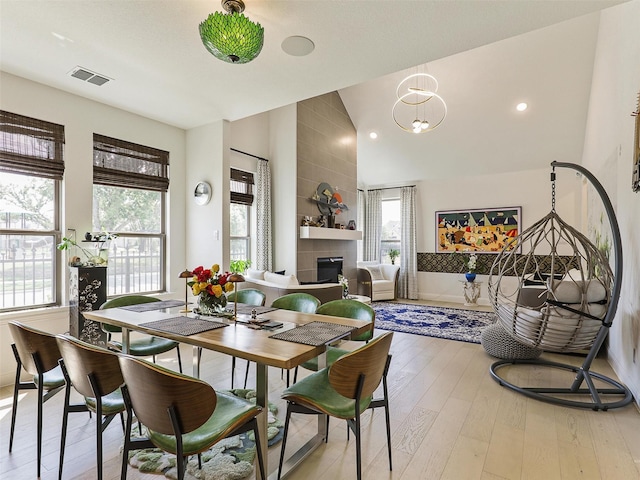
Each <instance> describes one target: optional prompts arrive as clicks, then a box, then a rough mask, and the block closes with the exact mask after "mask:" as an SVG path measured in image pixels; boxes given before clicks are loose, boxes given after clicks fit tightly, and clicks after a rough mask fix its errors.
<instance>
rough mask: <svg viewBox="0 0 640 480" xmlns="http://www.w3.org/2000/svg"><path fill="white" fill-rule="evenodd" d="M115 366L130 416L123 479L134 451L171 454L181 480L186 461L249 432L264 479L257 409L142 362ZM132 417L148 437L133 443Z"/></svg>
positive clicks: (129, 360)
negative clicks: (143, 450) (121, 382)
mask: <svg viewBox="0 0 640 480" xmlns="http://www.w3.org/2000/svg"><path fill="white" fill-rule="evenodd" d="M119 361H120V366H121V369H122V375H123V376H124V380H125V385H124V386H123V387H122V390H123V394H124V398H125V403H126V406H127V412H128V415H127V427H126V433H125V441H124V448H123V452H122V471H121V477H120V478H121V480H126V478H127V468H128V459H129V452H130V451H132V450H139V449H143V448H154V447H155V448H159V449H161V450H164V451H165V452H169V453H173V454H174V455H175V456H176V461H177V475H178V480H183V478H184V474H185V468H186V458H187V457H188V456H190V455H195V454H199V453H201V452H204V451H206V450H207V449H208V448H210V447H211V446H213V445H215V444H216V443H218V442H219V441H220V440H222V439H224V438H226V437H230V436H233V435H238V434H240V433H243V432H248V431H251V430H252V431H253V432H254V435H255V442H256V452H257V456H258V466H259V469H260V478H262V479H263V480H264V479H265V478H266V477H265V471H264V462H263V458H262V449H261V447H260V437H259V434H258V422H257V417H258V415H259V414H260V413H261V412H262V408H261V407H259V406H256V405H255V404H253V403H251V402H249V401H247V400H245V399H242V398H239V397H236V396H234V395H231V394H228V393H223V392H216V391H215V390H214V389H213V387H211V385H209V384H208V383H206V382H203V381H202V380H199V379H197V378H193V377H189V376H187V375H183V374H180V373H177V372H174V371H172V370H168V369H166V368H163V367H161V366H159V365H154V364H153V363H150V362H147V361H145V360H142V359H138V358H135V357H132V356H129V355H120V358H119ZM134 412H135V416H136V418H137V419H138V421H139V422H141V423H142V424H143V425H145V427H147V437H146V438H131V429H132V417H133V415H134Z"/></svg>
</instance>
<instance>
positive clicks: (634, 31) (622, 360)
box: [583, 0, 640, 404]
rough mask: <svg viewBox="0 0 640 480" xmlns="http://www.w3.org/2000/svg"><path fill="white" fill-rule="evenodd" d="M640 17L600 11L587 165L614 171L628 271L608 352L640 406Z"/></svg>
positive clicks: (635, 12)
mask: <svg viewBox="0 0 640 480" xmlns="http://www.w3.org/2000/svg"><path fill="white" fill-rule="evenodd" d="M639 19H640V1H639V0H635V1H633V2H629V3H625V4H622V5H619V6H617V7H613V8H609V9H607V10H604V11H603V12H602V14H601V17H600V30H599V35H598V43H597V49H596V58H595V62H594V70H593V81H592V90H591V98H590V100H589V115H588V121H587V126H586V135H585V138H586V140H585V146H584V158H583V165H584V166H585V167H586V168H587V169H589V170H590V171H591V172H592V173H593V174H594V175H596V177H598V178H600V176H608V175H609V172H608V171H607V170H609V169H611V168H613V170H614V175H613V179H614V181H613V185H612V186H611V187H608V188H610V191H608V192H607V193H608V194H609V195H610V196H611V197H613V198H612V201H613V202H614V205H615V208H616V215H617V217H618V222H619V224H620V232H621V237H622V249H623V259H624V260H623V268H624V271H623V280H622V292H621V295H620V302H619V305H618V313H617V315H616V318H615V319H614V323H613V325H612V328H611V332H610V335H609V348H608V350H607V351H608V355H609V361H610V363H611V364H612V365H613V367H614V369H615V371H616V373H617V374H618V376H619V377H620V379H621V380H622V381H623V382H624V383H626V384H627V386H629V388H630V389H631V390H632V391H633V393H634V396H635V398H636V402H638V403H639V404H640V294H639V293H638V292H639V289H638V286H639V284H640V231H639V229H638V221H639V220H640V193H633V192H632V190H631V165H632V157H633V142H634V118H633V117H631V116H630V115H629V113H630V112H632V111H634V110H635V108H636V106H637V100H638V94H639V93H640V28H638V27H639ZM605 188H607V185H605Z"/></svg>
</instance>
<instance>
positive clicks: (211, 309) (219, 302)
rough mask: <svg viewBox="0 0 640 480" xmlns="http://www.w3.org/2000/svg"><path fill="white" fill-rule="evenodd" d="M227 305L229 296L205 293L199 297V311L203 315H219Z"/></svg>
mask: <svg viewBox="0 0 640 480" xmlns="http://www.w3.org/2000/svg"><path fill="white" fill-rule="evenodd" d="M226 306H227V296H226V295H224V294H223V295H222V296H220V297H216V296H215V295H203V294H200V296H199V297H198V311H199V312H200V314H201V315H219V314H220V313H222V312H224V309H225V307H226Z"/></svg>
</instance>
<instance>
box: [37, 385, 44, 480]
mask: <svg viewBox="0 0 640 480" xmlns="http://www.w3.org/2000/svg"><path fill="white" fill-rule="evenodd" d="M42 383H43V379H42V375H40V381H39V382H38V478H40V464H41V462H42V397H43V396H44V386H43V385H42Z"/></svg>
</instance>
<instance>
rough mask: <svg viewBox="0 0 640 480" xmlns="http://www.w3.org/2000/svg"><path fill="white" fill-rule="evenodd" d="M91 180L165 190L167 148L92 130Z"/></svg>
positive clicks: (121, 185)
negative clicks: (159, 147)
mask: <svg viewBox="0 0 640 480" xmlns="http://www.w3.org/2000/svg"><path fill="white" fill-rule="evenodd" d="M93 183H95V184H99V185H109V186H111V187H125V188H139V189H143V190H154V191H158V192H166V191H167V190H168V188H169V152H165V151H164V150H158V149H157V148H152V147H146V146H144V145H138V144H136V143H131V142H125V141H124V140H118V139H115V138H110V137H105V136H104V135H98V134H97V133H94V134H93Z"/></svg>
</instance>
